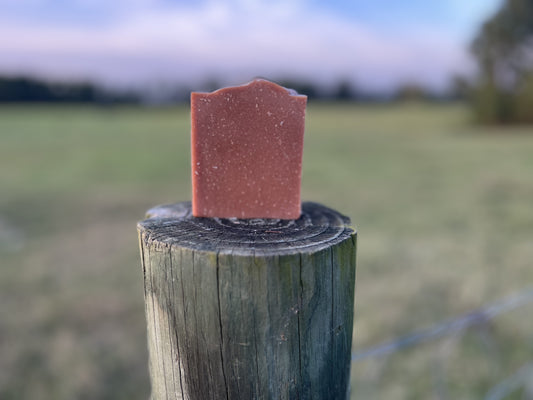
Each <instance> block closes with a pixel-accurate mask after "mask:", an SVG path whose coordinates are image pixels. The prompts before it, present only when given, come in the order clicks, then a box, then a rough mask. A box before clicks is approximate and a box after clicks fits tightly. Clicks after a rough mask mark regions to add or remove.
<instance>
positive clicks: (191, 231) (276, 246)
mask: <svg viewBox="0 0 533 400" xmlns="http://www.w3.org/2000/svg"><path fill="white" fill-rule="evenodd" d="M146 218H147V219H146V220H144V221H142V222H140V223H139V228H140V229H142V230H143V231H144V233H145V235H146V236H145V238H146V240H148V241H156V242H161V243H162V244H163V243H164V244H168V245H172V244H179V246H181V247H186V248H190V249H191V250H200V251H213V252H217V251H218V252H225V251H231V252H232V253H233V254H242V255H254V254H255V255H260V254H264V255H274V254H275V255H280V254H284V255H285V254H296V253H299V252H302V251H304V252H306V253H307V252H314V251H318V250H321V249H323V248H326V247H329V246H332V245H335V244H337V243H340V242H342V241H343V240H345V239H347V238H348V237H350V235H352V234H353V233H354V230H353V229H352V228H351V227H350V226H349V224H350V220H349V219H348V218H347V217H346V216H344V215H342V214H340V213H338V212H337V211H335V210H332V209H330V208H328V207H325V206H323V205H320V204H318V203H313V202H304V203H302V214H301V216H300V218H298V219H296V220H284V219H263V218H254V219H238V218H198V217H193V215H192V212H191V203H190V202H183V203H177V204H170V205H163V206H158V207H154V208H152V209H150V210H148V212H147V214H146Z"/></svg>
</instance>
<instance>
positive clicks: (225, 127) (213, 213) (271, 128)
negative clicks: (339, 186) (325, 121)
mask: <svg viewBox="0 0 533 400" xmlns="http://www.w3.org/2000/svg"><path fill="white" fill-rule="evenodd" d="M306 103H307V97H306V96H303V95H299V94H297V93H296V92H295V91H293V90H289V89H286V88H284V87H282V86H279V85H277V84H275V83H272V82H269V81H266V80H262V79H257V80H254V81H252V82H250V83H248V84H246V85H243V86H236V87H229V88H223V89H219V90H217V91H215V92H212V93H192V94H191V119H192V187H193V195H192V212H193V215H194V216H196V217H219V218H231V217H236V218H279V219H297V218H299V217H300V212H301V209H300V208H301V205H300V182H301V175H302V173H301V171H302V150H303V135H304V124H305V106H306Z"/></svg>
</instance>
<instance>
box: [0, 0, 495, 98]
mask: <svg viewBox="0 0 533 400" xmlns="http://www.w3.org/2000/svg"><path fill="white" fill-rule="evenodd" d="M501 1H502V0H402V1H400V0H328V1H319V0H228V1H216V0H197V1H193V0H0V74H4V75H5V74H9V75H23V74H24V75H35V76H39V77H45V78H50V79H55V80H91V81H96V82H98V83H102V84H104V85H108V86H113V87H117V88H137V87H143V86H147V85H152V86H153V85H156V86H157V85H159V86H165V85H188V86H193V87H194V85H199V84H201V83H202V82H205V81H206V80H210V81H217V82H221V83H223V84H236V83H243V82H244V81H247V80H249V79H251V78H253V77H256V76H263V77H267V78H271V79H282V78H283V79H295V80H301V81H314V82H317V83H319V84H322V85H324V86H327V85H333V84H336V83H338V82H339V81H349V82H352V83H353V84H354V86H356V87H360V88H362V89H365V90H375V91H387V90H390V89H391V88H394V87H398V86H399V85H402V84H405V83H417V84H421V85H425V86H427V87H429V88H431V89H434V90H443V89H444V88H446V87H447V85H448V84H449V82H450V78H451V77H452V76H453V75H456V74H468V73H471V71H472V70H473V61H472V59H471V57H470V55H469V53H468V43H469V42H470V40H471V39H472V37H473V36H474V35H475V33H476V31H477V29H478V27H479V26H480V24H481V23H482V22H483V21H484V20H485V19H486V18H487V17H489V16H490V15H491V14H493V13H494V12H495V11H496V10H497V9H498V7H499V6H500V5H501Z"/></svg>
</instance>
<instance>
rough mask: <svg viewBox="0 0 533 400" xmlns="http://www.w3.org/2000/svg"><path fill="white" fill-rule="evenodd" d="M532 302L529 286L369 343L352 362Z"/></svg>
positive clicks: (439, 335) (460, 328) (479, 322)
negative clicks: (376, 343)
mask: <svg viewBox="0 0 533 400" xmlns="http://www.w3.org/2000/svg"><path fill="white" fill-rule="evenodd" d="M532 302H533V288H532V287H528V288H526V289H524V290H521V291H519V292H516V293H514V294H512V295H510V296H507V297H504V298H502V299H501V300H499V301H496V302H494V303H491V304H489V305H486V306H484V307H481V308H478V309H477V310H474V311H471V312H469V313H467V314H463V315H460V316H459V317H456V318H453V319H449V320H446V321H444V322H440V323H437V324H435V325H433V326H430V327H429V328H426V329H422V330H419V331H415V332H413V333H411V334H408V335H405V336H400V337H398V338H396V339H393V340H391V341H387V342H384V343H382V344H379V345H377V346H373V347H369V348H366V349H363V350H360V351H356V352H354V353H352V362H359V361H362V360H365V359H368V358H378V357H383V356H386V355H389V354H392V353H395V352H397V351H400V350H403V349H405V348H408V347H413V346H416V345H418V344H421V343H425V342H428V341H431V340H435V339H438V338H442V337H443V336H447V335H449V334H452V333H458V332H461V331H463V330H466V329H467V328H469V327H472V326H475V325H483V324H486V323H487V322H488V321H490V320H491V319H493V318H495V317H496V316H498V315H500V314H503V313H506V312H509V311H512V310H515V309H517V308H519V307H521V306H524V305H526V304H529V303H532Z"/></svg>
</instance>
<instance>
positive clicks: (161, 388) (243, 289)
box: [138, 203, 356, 400]
mask: <svg viewBox="0 0 533 400" xmlns="http://www.w3.org/2000/svg"><path fill="white" fill-rule="evenodd" d="M138 230H139V237H140V247H141V256H142V266H143V273H144V292H145V300H146V317H147V325H148V346H149V354H150V377H151V382H152V399H153V400H159V399H190V400H206V399H226V400H227V399H320V400H323V399H345V398H346V397H347V390H348V383H349V371H350V358H351V343H352V326H353V305H354V284H355V252H356V233H355V232H354V230H353V229H352V228H350V226H349V220H348V219H347V218H346V217H344V216H342V215H341V214H339V213H337V212H336V211H334V210H331V209H329V208H326V207H324V206H322V205H319V204H316V203H303V205H302V215H301V217H300V218H299V219H297V220H275V219H247V220H240V219H219V218H195V217H193V216H192V214H191V206H190V203H180V204H174V205H169V206H160V207H156V208H154V209H152V210H150V211H149V212H148V214H147V219H146V220H144V221H142V222H140V223H139V225H138Z"/></svg>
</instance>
